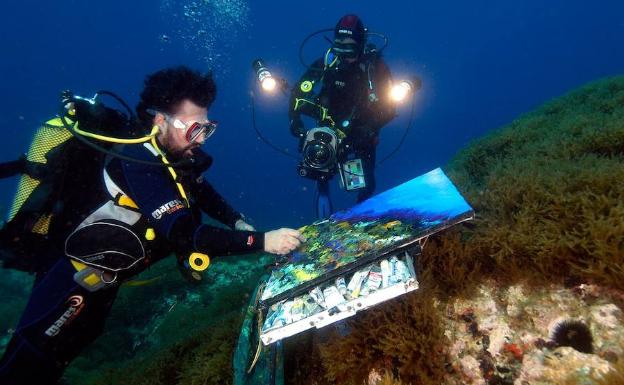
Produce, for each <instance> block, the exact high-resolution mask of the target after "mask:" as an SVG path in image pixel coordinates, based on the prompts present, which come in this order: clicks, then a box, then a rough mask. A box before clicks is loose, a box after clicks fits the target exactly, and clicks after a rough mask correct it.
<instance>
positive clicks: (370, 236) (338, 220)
mask: <svg viewBox="0 0 624 385" xmlns="http://www.w3.org/2000/svg"><path fill="white" fill-rule="evenodd" d="M473 216H474V211H473V210H472V208H471V207H470V205H468V203H467V202H466V201H465V200H464V198H463V197H462V196H461V194H460V193H459V192H458V191H457V189H456V188H455V186H454V185H453V183H452V182H451V181H450V179H448V177H447V176H446V175H445V174H444V172H443V171H442V169H440V168H437V169H435V170H432V171H430V172H428V173H426V174H424V175H421V176H419V177H417V178H414V179H412V180H410V181H408V182H405V183H403V184H401V185H399V186H397V187H394V188H392V189H390V190H388V191H385V192H383V193H381V194H378V195H376V196H374V197H372V198H370V199H368V200H366V201H364V202H362V203H360V204H358V205H356V206H354V207H352V208H350V209H348V210H344V211H340V212H337V213H335V214H333V215H331V217H330V218H329V219H327V220H323V221H318V222H315V223H313V224H311V225H308V226H304V227H303V228H302V229H301V231H302V233H303V235H304V236H305V237H306V239H307V241H306V242H305V243H304V244H303V245H302V247H300V248H299V249H298V250H296V251H294V252H293V253H291V254H290V255H288V259H287V262H286V263H284V264H282V265H281V266H280V267H279V268H277V269H276V270H274V271H273V272H272V274H271V277H270V278H269V280H268V281H267V283H266V287H265V289H264V291H263V293H262V297H261V304H262V305H263V306H270V305H272V304H275V303H277V302H279V301H282V300H284V299H286V298H290V297H293V296H296V295H299V294H302V293H305V292H306V291H308V290H310V289H312V288H313V287H315V286H317V285H319V284H320V283H322V282H324V281H327V280H329V279H331V278H335V277H337V276H338V275H341V274H345V273H348V272H349V271H353V270H355V269H357V268H359V267H361V266H363V265H365V264H367V263H370V262H371V261H374V260H375V259H379V258H382V257H383V256H385V255H388V254H389V253H392V252H396V251H397V250H398V249H401V248H406V247H409V246H410V245H412V244H414V243H415V242H418V241H419V240H421V239H423V238H425V237H427V236H429V235H431V234H433V233H436V232H438V231H440V230H442V229H444V228H447V227H449V226H452V225H454V224H457V223H459V222H462V221H465V220H468V219H472V218H473Z"/></svg>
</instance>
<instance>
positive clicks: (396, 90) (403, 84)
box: [390, 77, 422, 103]
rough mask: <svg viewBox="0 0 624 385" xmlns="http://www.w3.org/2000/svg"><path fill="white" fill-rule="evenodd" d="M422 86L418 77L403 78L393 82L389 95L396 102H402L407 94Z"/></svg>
mask: <svg viewBox="0 0 624 385" xmlns="http://www.w3.org/2000/svg"><path fill="white" fill-rule="evenodd" d="M421 86H422V82H421V80H420V79H419V78H417V77H413V78H412V79H404V80H401V81H400V82H398V83H395V84H394V85H393V86H392V89H391V90H390V97H391V98H392V100H393V101H395V102H397V103H401V102H403V101H404V100H405V99H406V98H407V97H408V96H409V95H411V94H413V93H414V91H417V90H419V89H420V87H421Z"/></svg>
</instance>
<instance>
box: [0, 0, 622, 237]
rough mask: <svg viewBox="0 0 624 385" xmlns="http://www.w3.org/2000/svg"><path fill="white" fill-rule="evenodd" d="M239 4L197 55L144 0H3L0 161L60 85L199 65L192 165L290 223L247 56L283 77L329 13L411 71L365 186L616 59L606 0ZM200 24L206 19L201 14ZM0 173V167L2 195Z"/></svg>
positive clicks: (436, 157)
mask: <svg viewBox="0 0 624 385" xmlns="http://www.w3.org/2000/svg"><path fill="white" fill-rule="evenodd" d="M181 3H189V2H188V1H184V2H181ZM248 4H249V10H250V12H249V16H248V17H247V18H246V20H245V26H246V27H245V28H241V29H240V31H239V32H240V33H239V34H238V35H237V37H236V39H235V40H233V41H229V42H227V44H226V43H224V44H223V45H222V46H217V47H216V49H215V50H214V51H215V52H210V53H208V54H209V56H211V57H212V58H213V60H212V61H210V63H212V64H209V62H208V61H207V60H206V52H203V53H202V52H201V50H198V49H190V48H189V47H188V44H187V46H186V47H185V45H184V44H183V39H182V38H181V34H180V33H178V32H176V31H178V30H179V29H180V27H181V24H183V21H184V19H183V18H182V17H180V16H177V17H174V15H172V14H171V13H170V12H168V11H166V10H165V9H164V8H163V6H162V4H161V3H160V2H158V1H145V0H141V1H124V2H122V1H117V0H113V1H101V2H93V1H77V0H71V1H69V0H61V1H55V2H45V1H33V0H23V1H15V0H9V1H5V2H3V7H2V8H3V11H4V17H3V22H2V23H0V47H1V49H2V60H0V84H1V86H0V87H1V90H2V103H0V125H1V126H2V129H3V131H2V132H3V133H4V136H3V141H2V144H1V145H0V146H1V149H2V151H0V160H1V161H6V160H10V159H13V158H16V157H17V156H18V155H19V154H20V153H23V152H25V151H26V149H27V146H28V143H29V141H30V138H31V136H32V134H33V132H34V130H35V128H36V127H37V125H38V124H39V123H40V122H42V121H44V120H45V119H47V118H48V117H50V116H52V115H53V114H55V113H56V112H57V109H58V95H59V92H60V91H61V90H63V89H72V90H74V91H76V92H78V93H83V94H92V93H93V92H95V91H96V90H99V89H109V90H113V91H115V92H117V93H119V94H120V95H122V96H123V97H124V98H126V99H127V101H128V102H129V103H130V104H131V105H132V106H134V105H135V104H136V102H137V100H138V93H139V92H140V90H141V85H142V81H143V78H144V76H145V75H146V74H148V73H151V72H153V71H155V70H157V69H160V68H162V67H165V66H170V65H177V64H185V65H189V66H192V67H194V68H197V69H201V70H204V69H207V67H208V66H212V67H214V69H215V76H216V80H217V83H218V87H219V94H218V98H217V101H216V103H215V104H214V106H213V108H212V109H211V111H210V117H211V118H214V119H217V120H219V121H220V124H221V125H220V127H219V129H218V131H217V133H216V134H215V135H214V137H213V138H211V139H210V141H209V142H208V143H207V144H206V146H205V148H206V150H207V151H209V152H210V153H211V154H213V155H214V157H215V163H214V166H213V168H212V169H211V170H210V171H209V173H208V178H209V179H210V180H211V181H212V182H213V183H214V185H215V186H216V187H217V189H218V190H219V191H220V192H221V193H222V194H223V195H224V196H225V197H227V198H228V199H229V201H230V202H231V203H232V204H233V205H234V206H235V207H236V208H237V209H239V210H240V211H242V212H243V213H245V214H246V215H247V216H248V217H249V218H250V221H251V222H252V223H253V224H255V225H256V226H257V227H259V228H260V229H265V230H268V229H271V228H275V227H281V226H292V227H296V226H300V225H303V224H306V223H309V222H312V221H313V219H314V218H313V208H312V197H313V190H314V184H313V182H312V181H310V180H306V179H302V178H300V177H298V175H297V174H296V170H295V166H296V161H295V160H294V159H291V158H288V157H285V156H283V155H281V154H279V153H276V152H274V151H273V150H272V149H270V148H269V147H267V146H266V145H264V144H263V143H262V142H261V141H259V140H258V139H257V137H256V134H255V133H254V131H253V130H252V127H251V112H250V111H251V110H250V98H249V92H250V90H251V89H252V88H253V86H254V84H253V77H252V74H251V69H250V63H251V61H252V59H254V58H256V57H263V58H264V59H265V60H266V62H267V63H268V64H269V65H270V66H271V67H272V69H273V72H275V73H279V74H281V75H282V76H284V77H285V78H287V79H289V80H290V81H291V83H292V82H294V81H295V80H296V79H297V78H298V76H299V75H300V74H301V73H302V72H303V70H304V68H303V67H302V66H301V64H300V63H299V60H298V58H297V55H298V49H299V43H300V41H301V40H302V39H303V38H304V37H305V36H306V35H307V34H308V33H309V32H311V31H314V30H316V29H319V28H325V27H333V25H334V24H335V22H336V20H337V19H338V18H339V17H340V16H341V15H343V14H345V13H348V12H355V13H357V14H359V15H360V16H361V17H362V19H363V20H364V22H365V24H366V25H367V26H368V27H369V28H370V29H371V30H374V31H380V32H384V33H385V34H386V35H387V36H388V37H389V39H390V45H389V46H388V48H387V49H386V51H385V56H386V60H387V62H388V63H389V65H390V67H391V69H392V71H393V73H394V75H395V77H396V78H401V77H404V76H407V75H409V74H416V75H418V76H420V77H421V78H422V81H423V89H422V90H421V91H420V92H419V93H418V95H417V97H416V102H417V106H416V110H415V111H416V116H415V121H414V124H413V126H412V129H411V131H410V133H409V135H408V137H407V139H406V140H405V144H404V145H403V147H402V148H401V149H400V151H399V152H398V153H397V154H396V155H395V156H394V157H393V158H391V159H390V160H388V161H387V162H385V163H384V164H382V165H381V166H380V167H379V168H378V170H377V177H378V178H377V186H378V188H377V191H378V192H380V191H383V190H386V189H388V188H391V187H393V186H396V185H398V184H400V183H403V182H405V181H407V180H409V179H411V178H414V177H416V176H418V175H420V174H422V173H424V172H427V171H429V170H432V169H434V168H436V167H438V166H443V165H444V164H445V163H446V162H447V161H448V160H449V158H450V157H451V156H452V155H453V154H455V153H456V152H457V151H458V150H459V149H460V148H462V147H463V146H465V145H466V144H467V143H469V141H470V140H472V139H475V138H478V137H480V136H482V135H483V134H485V133H487V132H488V131H490V130H492V129H494V128H496V127H499V126H501V125H503V124H506V123H509V122H510V121H512V120H513V119H514V118H516V117H517V116H519V115H520V114H522V113H524V112H527V111H530V110H531V109H533V108H535V107H537V106H538V105H540V104H541V103H543V102H544V101H546V100H548V99H550V98H552V97H556V96H559V95H561V94H562V93H565V92H567V91H569V90H571V89H574V88H575V87H578V86H580V85H582V84H584V83H586V82H588V81H591V80H595V79H598V78H601V77H605V76H611V75H617V74H621V73H622V69H623V68H624V50H623V49H622V47H624V19H623V18H622V17H621V15H623V14H624V2H622V1H621V0H605V1H597V2H587V1H581V0H549V1H543V0H526V1H513V2H512V1H504V2H501V1H498V2H497V1H470V2H464V1H440V2H412V1H379V2H378V1H361V0H358V1H355V0H342V1H327V0H322V1H314V2H300V1H296V2H286V1H277V0H267V1H253V2H249V3H248ZM170 8H171V7H169V9H170ZM205 28H206V30H207V31H208V33H211V32H210V31H211V30H210V28H211V26H210V24H209V23H206V25H205ZM234 32H235V31H232V34H234ZM163 34H165V35H167V36H170V39H168V40H167V41H164V40H163V39H162V38H161V37H162V35H163ZM221 34H222V35H223V37H224V39H225V40H227V39H228V34H227V33H222V32H221ZM187 38H188V37H187ZM187 41H188V40H187ZM315 48H316V49H318V51H317V53H318V54H319V55H320V54H321V45H320V44H316V45H315V44H311V45H310V47H309V49H310V50H311V51H307V52H309V54H308V57H309V58H310V59H311V58H312V57H314V56H315V54H314V49H315ZM216 53H218V54H219V56H218V57H217V56H216V55H215V54H216ZM256 107H257V118H258V119H257V120H258V127H259V128H260V129H261V130H262V132H263V133H264V135H265V136H267V137H268V138H270V140H271V141H272V142H274V143H275V144H276V145H277V146H279V147H282V148H288V149H290V151H291V152H294V151H295V149H296V144H295V140H294V139H293V138H292V137H291V136H290V134H289V131H288V126H287V118H286V109H287V99H286V98H285V97H282V96H274V97H270V98H269V97H261V96H258V99H257V105H256ZM408 115H409V107H408V106H403V107H401V108H400V109H399V116H398V117H397V118H396V119H395V120H394V121H393V122H391V123H390V124H389V125H388V126H387V127H386V128H384V130H383V132H382V136H381V144H380V145H379V149H378V159H381V158H383V157H384V156H385V155H386V154H388V153H389V152H390V151H391V150H392V149H394V147H395V146H396V144H397V143H398V142H399V140H400V138H401V136H402V134H403V132H404V129H405V126H406V124H407V118H408ZM15 184H16V179H7V180H2V181H0V205H2V206H3V208H4V210H6V208H7V206H9V205H10V201H11V198H12V195H13V193H14V190H15ZM88 193H89V192H88V191H85V194H88ZM332 195H333V198H334V203H335V206H337V207H338V208H346V207H349V206H350V205H352V204H353V203H354V200H355V196H354V194H353V195H351V194H348V193H346V192H342V191H340V190H339V188H338V187H337V181H334V183H333V187H332Z"/></svg>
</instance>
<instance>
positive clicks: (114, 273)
mask: <svg viewBox="0 0 624 385" xmlns="http://www.w3.org/2000/svg"><path fill="white" fill-rule="evenodd" d="M215 93H216V87H215V84H214V81H213V80H212V77H211V75H210V74H208V75H205V76H202V75H200V74H199V73H197V72H195V71H192V70H190V69H188V68H185V67H178V68H173V69H166V70H162V71H159V72H157V73H155V74H153V75H151V76H149V77H147V79H146V81H145V88H144V90H143V92H142V94H141V101H140V103H139V105H138V106H137V113H138V117H139V121H140V122H141V126H142V127H143V128H145V129H146V130H147V131H149V129H151V128H154V129H156V128H157V129H158V131H157V132H158V134H157V136H155V137H154V138H152V141H151V142H146V143H144V144H133V145H125V146H120V147H119V148H117V149H116V151H118V152H119V153H121V154H122V155H126V156H129V158H132V159H135V160H139V161H141V160H143V161H147V162H145V163H139V162H136V161H129V160H123V159H120V158H118V157H111V156H108V157H106V158H105V159H104V158H103V159H104V162H103V163H102V166H101V167H100V168H99V172H98V173H96V174H97V175H93V173H88V172H85V171H83V172H81V167H80V165H81V162H85V161H86V160H87V159H86V158H85V147H84V146H74V147H73V148H70V149H68V150H66V151H65V152H64V157H66V158H67V159H65V160H66V162H69V164H73V165H76V166H77V167H74V170H75V173H74V174H71V175H65V176H64V178H63V179H62V180H61V181H60V182H59V183H61V184H60V185H58V186H57V188H59V189H61V190H62V191H63V194H62V196H61V198H60V199H59V201H58V202H55V203H56V205H55V207H58V208H59V209H58V210H56V213H55V216H54V217H53V219H52V221H51V223H50V226H49V232H48V239H49V241H48V242H47V244H46V247H45V248H44V249H41V250H39V251H38V255H37V256H36V257H37V260H38V261H39V266H38V267H37V269H36V278H35V284H34V287H33V290H32V293H31V296H30V298H29V301H28V304H27V306H26V309H25V310H24V313H23V315H22V317H21V319H20V321H19V324H18V326H17V327H16V329H15V332H14V334H13V337H12V339H11V341H10V342H9V345H8V347H7V349H6V351H5V353H4V356H3V357H2V360H1V361H0V384H11V385H25V384H28V385H31V384H54V383H56V382H57V381H58V379H59V378H60V377H61V375H62V373H63V370H64V369H65V367H66V366H67V365H68V364H69V362H71V361H72V360H73V359H74V358H75V357H76V356H77V355H78V354H79V353H80V351H81V350H82V349H83V348H84V347H85V346H87V345H88V344H89V343H91V342H92V341H93V340H95V339H96V338H97V337H98V336H99V335H100V334H101V332H102V329H103V326H104V322H105V319H106V317H107V316H108V314H109V311H110V309H111V306H112V304H113V301H114V299H115V297H116V294H117V291H118V289H119V285H120V283H121V282H123V281H124V280H125V279H128V278H129V277H132V276H134V275H136V274H138V273H139V272H141V271H143V270H144V269H146V268H147V267H148V266H150V265H151V264H153V263H154V262H155V261H158V260H160V259H162V258H164V257H166V256H168V255H169V254H171V253H175V254H176V255H178V256H182V257H181V260H186V257H187V256H189V255H191V258H189V259H188V261H189V263H190V264H191V265H193V264H202V263H203V264H204V265H205V266H207V263H208V262H206V261H207V258H208V257H207V255H208V254H209V255H212V256H215V255H217V256H218V255H230V254H240V253H249V252H256V251H262V250H264V251H266V252H269V253H274V254H286V253H288V252H290V251H292V250H293V249H295V248H296V247H298V246H299V244H300V242H301V241H302V238H301V234H300V233H299V232H298V231H297V230H293V229H285V228H282V229H279V230H273V231H269V232H266V233H263V232H258V231H255V229H254V228H253V227H252V226H250V225H249V224H247V223H246V222H245V221H244V219H243V217H242V215H241V214H240V213H238V212H237V211H235V210H234V209H233V208H232V207H231V206H230V205H229V204H228V203H227V202H226V201H225V199H224V198H223V197H221V195H219V194H218V193H217V192H216V191H215V189H214V188H213V187H212V186H211V185H210V184H209V183H208V182H207V181H205V180H204V179H203V177H202V175H201V174H202V172H203V171H204V170H205V169H206V168H207V167H208V166H209V165H210V163H211V158H210V157H209V156H208V155H207V154H206V153H204V152H202V151H201V150H200V149H199V146H200V145H201V144H202V143H203V142H204V141H205V140H206V139H207V138H208V137H209V136H210V135H211V134H212V132H213V131H214V129H215V128H216V124H215V123H213V122H211V121H209V120H208V119H207V112H208V108H209V107H210V105H211V103H212V101H213V100H214V97H215ZM185 159H186V160H190V161H189V162H181V160H185ZM159 163H160V164H159ZM162 163H169V164H174V165H176V166H175V167H166V166H162ZM178 165H179V166H178ZM13 166H15V167H17V165H7V172H12V171H13V168H12V167H13ZM83 168H84V167H83ZM202 212H204V213H206V214H207V215H209V216H211V217H212V218H214V219H216V220H218V221H220V222H222V223H223V224H225V225H226V226H228V228H220V227H214V226H210V225H207V224H202V222H201V213H202ZM198 261H199V262H198Z"/></svg>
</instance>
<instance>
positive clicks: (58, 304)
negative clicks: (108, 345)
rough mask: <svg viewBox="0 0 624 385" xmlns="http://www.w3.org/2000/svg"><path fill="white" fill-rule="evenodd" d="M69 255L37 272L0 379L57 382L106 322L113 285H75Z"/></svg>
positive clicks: (0, 364) (1, 365)
mask: <svg viewBox="0 0 624 385" xmlns="http://www.w3.org/2000/svg"><path fill="white" fill-rule="evenodd" d="M75 272H76V270H75V269H74V268H73V266H72V265H71V263H70V262H69V260H68V259H67V258H64V257H63V258H61V259H59V260H58V261H57V262H56V263H55V264H54V265H53V266H52V267H51V268H50V269H49V270H48V271H47V272H45V273H43V274H41V275H40V276H38V277H37V279H36V281H35V284H34V286H33V290H32V292H31V294H30V298H29V299H28V304H27V305H26V309H25V310H24V313H23V314H22V317H21V319H20V321H19V323H18V325H17V327H16V330H15V332H14V334H13V338H12V339H11V341H10V342H9V345H8V347H7V349H6V351H5V352H4V356H3V357H2V360H1V361H0V384H11V385H22V384H24V385H26V384H28V385H31V384H38V385H39V384H41V385H47V384H56V383H57V381H58V380H59V378H60V377H61V375H62V374H63V370H64V369H65V367H66V366H67V365H68V364H69V363H70V362H71V361H72V360H73V359H74V358H75V357H76V356H77V355H78V353H79V352H80V351H81V350H82V349H83V348H84V347H85V346H87V345H88V344H89V343H91V342H92V341H93V340H95V338H97V336H99V335H100V334H101V332H102V329H103V327H104V320H105V319H106V316H107V315H108V313H109V311H110V308H111V306H112V304H113V301H114V299H115V296H116V293H117V288H109V289H102V290H99V291H96V292H94V293H91V292H88V291H87V290H85V289H84V288H82V287H81V286H78V285H77V284H76V283H75V282H74V280H73V274H74V273H75Z"/></svg>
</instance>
